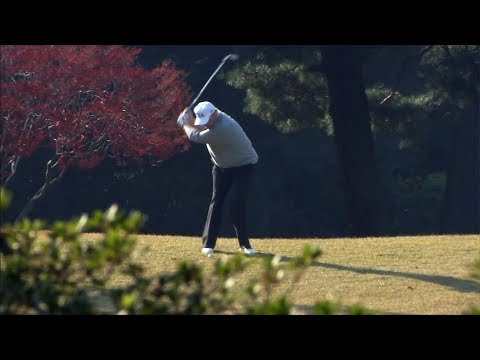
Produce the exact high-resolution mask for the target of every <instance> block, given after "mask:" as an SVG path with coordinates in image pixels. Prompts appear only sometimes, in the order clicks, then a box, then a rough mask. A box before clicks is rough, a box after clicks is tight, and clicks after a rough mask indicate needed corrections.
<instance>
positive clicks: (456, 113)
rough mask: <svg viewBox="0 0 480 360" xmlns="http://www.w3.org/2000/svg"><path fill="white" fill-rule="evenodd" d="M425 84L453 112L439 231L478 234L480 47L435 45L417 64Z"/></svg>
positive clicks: (479, 202)
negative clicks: (452, 128)
mask: <svg viewBox="0 0 480 360" xmlns="http://www.w3.org/2000/svg"><path fill="white" fill-rule="evenodd" d="M420 75H421V76H422V77H423V78H424V80H425V82H426V86H427V87H428V88H429V89H430V90H431V91H432V92H433V93H434V95H435V97H437V98H438V99H440V100H441V101H442V103H443V104H444V106H445V107H446V108H448V111H449V112H450V113H451V118H452V120H453V121H454V131H453V133H452V134H451V138H450V139H449V141H450V144H449V161H448V166H447V169H446V173H447V186H446V192H445V199H444V211H443V215H442V221H441V223H442V226H443V229H442V231H443V232H447V233H479V232H480V46H479V45H454V46H450V45H443V46H435V47H434V48H433V49H432V51H430V52H429V53H428V54H426V55H425V57H424V59H423V61H422V63H421V64H420Z"/></svg>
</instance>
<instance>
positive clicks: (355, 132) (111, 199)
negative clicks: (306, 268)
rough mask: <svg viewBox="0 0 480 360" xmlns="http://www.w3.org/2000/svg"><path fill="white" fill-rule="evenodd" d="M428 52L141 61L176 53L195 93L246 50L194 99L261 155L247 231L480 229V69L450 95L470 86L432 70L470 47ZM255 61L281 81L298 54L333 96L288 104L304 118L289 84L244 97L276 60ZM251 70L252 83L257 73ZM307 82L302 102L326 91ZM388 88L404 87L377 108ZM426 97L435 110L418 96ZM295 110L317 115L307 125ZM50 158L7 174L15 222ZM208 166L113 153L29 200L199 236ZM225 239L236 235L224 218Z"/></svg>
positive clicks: (202, 161)
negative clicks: (134, 162) (116, 159)
mask: <svg viewBox="0 0 480 360" xmlns="http://www.w3.org/2000/svg"><path fill="white" fill-rule="evenodd" d="M425 48H426V47H423V48H421V47H409V46H389V47H388V46H386V47H378V48H376V47H332V46H330V47H321V46H319V47H314V46H309V45H304V46H259V45H255V46H247V45H241V46H240V45H221V46H220V45H219V46H200V45H196V46H193V45H192V46H185V45H183V46H174V45H168V46H144V47H143V52H142V53H141V56H140V58H139V61H140V62H141V63H142V64H143V65H144V66H146V67H153V66H156V65H158V64H160V63H161V62H162V61H163V60H164V59H172V60H173V61H174V63H175V64H176V66H177V67H179V68H181V69H184V70H186V71H187V72H188V74H189V76H188V82H189V84H190V85H191V86H192V88H193V89H194V92H198V91H199V90H200V88H201V87H202V86H203V84H204V83H205V81H206V80H207V79H208V77H209V76H210V75H211V73H212V72H213V70H214V69H215V68H216V67H217V66H218V64H219V63H220V61H221V59H222V58H223V57H224V56H225V55H226V54H228V53H232V52H234V53H237V54H239V55H240V61H239V62H238V63H227V64H226V65H225V66H224V69H222V75H221V76H218V77H217V78H215V79H214V80H213V81H212V83H211V84H210V85H209V88H207V90H206V91H205V92H204V94H203V96H202V98H201V99H200V100H210V101H212V102H213V103H214V104H215V105H216V106H217V107H219V108H220V109H222V110H223V111H225V112H227V113H229V114H230V115H232V116H233V117H234V118H235V119H237V121H238V122H239V123H240V124H241V125H242V126H243V127H244V129H245V131H246V132H247V134H248V135H249V137H250V138H251V140H252V142H253V143H254V146H255V148H256V149H257V152H258V154H259V156H260V161H259V164H258V167H257V171H256V175H255V179H254V182H253V184H252V189H251V198H250V200H249V201H250V209H251V212H250V213H249V223H250V229H251V233H252V237H334V236H352V235H353V236H357V235H380V234H390V235H395V234H432V233H480V228H479V227H480V225H479V224H480V191H479V188H480V185H479V184H480V181H479V180H480V175H479V171H480V170H479V169H480V160H479V159H480V142H479V139H480V126H479V123H480V117H479V110H478V109H479V108H480V105H479V102H480V93H479V92H480V86H479V83H480V80H479V78H478V74H477V75H472V77H471V78H468V79H466V80H465V81H466V82H468V81H470V82H473V87H472V88H473V89H477V94H476V95H477V97H476V98H475V96H473V97H471V99H473V100H468V101H466V100H465V99H464V97H465V96H466V95H462V96H463V97H461V96H460V95H458V94H457V93H453V92H452V88H454V87H455V86H457V87H461V86H462V84H460V85H459V84H458V83H457V85H455V84H454V85H452V84H451V83H449V82H448V81H450V80H449V79H447V78H446V75H445V76H444V77H442V76H443V75H442V76H438V72H436V70H438V69H442V71H441V73H442V74H445V72H446V71H450V70H451V71H452V72H455V71H458V69H456V68H455V66H460V65H458V64H460V63H461V64H463V65H462V66H464V65H465V64H467V60H465V59H467V57H466V55H465V59H463V58H462V59H463V62H461V61H457V62H455V61H456V59H457V58H459V57H461V56H463V55H462V54H463V53H461V54H460V55H458V56H457V55H455V54H454V55H452V56H451V57H450V58H446V60H443V59H444V58H443V57H442V56H443V53H438V54H437V53H435V51H437V50H436V49H435V48H432V49H427V51H426V52H425V54H421V56H418V53H419V52H420V51H422V50H425ZM439 51H445V50H441V49H440V50H439ZM476 51H477V50H476ZM474 53H475V52H474ZM319 54H320V55H319ZM412 54H413V55H412ZM476 54H478V51H477V53H476ZM415 56H417V57H415ZM428 56H431V58H428ZM455 56H457V57H455ZM421 57H423V59H421ZM320 58H321V60H319V59H320ZM425 58H426V59H427V60H428V62H427V65H425V66H424V68H423V72H422V73H421V76H419V75H418V74H419V72H418V71H419V70H418V69H419V64H420V61H421V60H424V59H425ZM449 59H453V60H449ZM442 61H443V62H442ZM449 61H450V62H449ZM248 62H250V64H248ZM286 62H287V63H286ZM289 62H290V63H289ZM259 63H261V64H265V66H269V67H270V68H268V69H273V67H274V66H277V64H280V65H279V67H278V68H277V69H279V74H280V75H278V76H280V77H281V76H282V75H281V71H282V66H285V67H286V69H287V72H289V73H290V74H291V73H292V70H288V69H290V68H288V66H290V64H293V65H292V66H293V67H292V68H291V69H295V70H294V71H301V73H298V74H299V76H298V78H297V79H300V80H299V81H304V80H305V78H307V77H308V76H310V77H311V78H312V82H311V85H309V86H318V89H324V90H323V91H324V92H325V95H322V96H321V99H320V100H318V99H317V100H312V101H314V102H318V105H317V104H316V103H315V104H314V106H316V107H315V108H314V109H313V110H308V109H309V108H308V106H309V105H308V104H304V105H302V104H303V103H302V104H300V105H299V104H298V102H293V105H292V107H293V109H295V110H294V111H296V110H298V112H299V114H300V113H301V114H302V115H298V114H293V115H291V112H292V110H290V108H287V107H288V106H290V105H289V104H288V101H289V100H288V98H287V97H285V98H282V96H284V94H287V92H288V91H290V90H288V89H287V85H284V86H278V85H277V84H276V85H275V86H276V88H275V89H273V90H272V91H271V93H266V94H261V92H258V93H257V95H255V96H256V97H252V98H246V93H245V89H251V90H252V91H254V90H255V89H257V88H258V89H260V88H261V87H262V86H263V87H265V84H263V85H262V84H260V80H259V79H260V77H261V74H263V73H262V71H270V70H265V69H263V70H262V69H259V68H249V67H248V66H256V65H255V64H259ZM282 64H283V65H282ZM473 64H474V65H475V64H477V66H478V59H477V60H476V62H475V61H474V62H473ZM449 66H450V67H451V68H452V69H450V68H449ZM465 66H467V65H465ZM298 69H300V70H298ZM445 69H446V70H445ZM474 70H475V68H474ZM474 70H473V72H472V73H474ZM249 71H253V73H255V74H257V76H258V79H256V80H255V81H254V80H249V79H248V75H249V74H250V73H249ZM477 71H478V68H477ZM258 74H259V75H258ZM269 76H270V75H269ZM452 76H453V75H452ZM475 76H477V78H475ZM285 79H287V77H285ZM399 79H401V80H399ZM257 80H258V81H257ZM317 80H318V81H319V83H316V82H315V81H317ZM249 81H250V82H249ZM288 81H290V80H288ZM320 81H321V83H320ZM475 81H476V83H475ZM290 83H291V82H288V84H290ZM278 84H280V85H281V84H282V83H281V82H279V83H278ZM285 84H287V82H286V83H285ZM312 84H313V85H312ZM475 84H476V85H475ZM232 85H233V86H232ZM272 86H273V85H272ZM475 86H476V87H475ZM302 87H303V85H302V84H300V85H298V89H300V90H298V89H297V90H298V91H300V97H301V98H302V99H306V98H310V97H312V98H313V96H314V95H315V94H317V95H318V94H320V93H321V94H323V93H322V92H321V91H320V90H318V92H317V90H315V89H316V88H315V87H314V88H313V89H314V90H311V89H310V88H306V87H305V88H302ZM322 87H323V88H322ZM391 90H395V91H396V92H398V94H395V95H394V96H393V97H392V99H388V101H385V104H387V105H388V106H387V105H386V106H384V107H382V106H380V105H379V104H380V103H381V102H382V99H383V100H384V99H385V98H386V96H388V94H389V92H390V91H391ZM274 91H279V92H280V95H278V96H277V95H276V94H274ZM298 91H297V93H298ZM464 93H466V91H465V92H464ZM312 94H313V95H312ZM431 94H433V95H431ZM430 95H431V96H432V97H433V99H434V100H432V102H431V103H435V106H432V105H431V104H430V103H429V104H426V103H424V102H422V101H424V99H425V98H427V97H429V96H430ZM269 96H272V97H274V96H277V99H276V100H277V101H279V103H278V106H277V107H276V108H275V109H273V110H272V109H266V108H263V107H262V106H261V103H262V101H263V102H265V100H266V99H268V97H269ZM319 96H320V95H319ZM467 97H468V96H467ZM468 99H470V98H468ZM475 99H476V100H475ZM259 102H260V105H258V106H257V107H255V106H256V105H255V104H257V103H259ZM460 102H462V106H457V105H458V104H457V103H460ZM283 106H285V109H283V108H282V107H283ZM302 106H303V108H301V107H302ZM317 107H318V108H317ZM328 110H329V111H328ZM316 111H318V114H316ZM289 114H290V115H291V116H290V115H289ZM269 116H271V117H272V118H273V119H274V120H269ZM296 116H298V117H301V116H303V118H308V119H310V118H312V119H314V118H315V119H317V120H309V121H310V122H309V123H308V124H305V123H302V120H296V118H295V117H296ZM287 117H288V118H290V117H291V119H292V121H293V125H292V126H291V127H290V128H288V127H287V125H286V122H285V121H286V120H287ZM175 120H176V119H172V121H175ZM289 124H290V123H289ZM289 126H290V125H289ZM48 156H49V154H48V153H47V151H45V152H37V153H36V154H34V156H33V157H31V158H29V159H25V160H24V161H23V162H22V163H21V165H20V166H19V168H18V170H17V174H16V175H15V181H14V182H12V183H11V184H9V189H10V190H11V191H12V192H13V194H14V198H13V202H12V205H11V207H10V209H9V211H8V213H7V215H6V220H12V219H14V218H15V216H16V214H18V212H19V211H21V209H22V208H23V206H24V205H25V203H26V202H27V201H28V199H29V198H30V197H31V195H32V194H33V193H34V191H35V190H36V188H38V186H39V184H41V181H42V174H43V168H42V166H44V165H43V164H44V160H45V159H47V158H48ZM210 171H211V161H210V159H209V156H208V152H207V150H206V148H205V146H204V145H200V144H194V145H193V146H192V148H191V150H190V151H188V152H186V153H184V154H182V155H179V156H176V157H173V158H172V159H170V160H168V161H165V162H164V163H162V164H160V165H159V166H156V167H142V168H139V167H134V166H129V167H117V166H115V165H114V163H113V162H109V161H106V162H104V163H103V164H102V165H101V166H99V167H97V168H94V169H92V170H88V171H85V170H82V171H80V170H77V169H71V170H69V171H68V172H67V173H66V174H65V175H64V177H63V179H62V181H61V182H59V183H58V184H56V185H55V186H54V187H52V189H51V190H49V193H48V194H46V195H45V196H44V197H43V198H42V199H40V200H39V201H38V202H37V203H36V204H35V207H34V208H33V210H32V213H31V217H38V218H42V219H46V220H49V221H52V220H53V219H57V218H58V219H67V218H70V217H72V216H74V215H79V214H81V213H85V212H90V211H91V210H93V209H98V208H102V209H105V208H106V207H108V206H109V205H110V204H111V203H117V204H119V205H120V206H121V207H123V208H128V209H138V210H140V211H142V212H143V213H145V214H146V215H148V222H147V223H146V225H145V226H144V228H143V231H144V232H146V233H157V234H185V235H199V234H201V231H202V229H203V223H204V220H205V215H206V211H207V208H208V203H209V199H210V195H211V194H210V191H211V175H210ZM222 236H234V232H233V228H232V227H231V226H230V225H229V222H228V215H227V216H226V217H225V219H224V224H223V231H222Z"/></svg>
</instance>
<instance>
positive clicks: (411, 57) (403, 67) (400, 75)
mask: <svg viewBox="0 0 480 360" xmlns="http://www.w3.org/2000/svg"><path fill="white" fill-rule="evenodd" d="M433 46H434V45H428V46H426V47H425V48H424V49H422V51H420V52H419V53H418V54H415V55H408V56H406V57H405V58H404V59H403V61H402V64H401V65H400V70H399V72H398V75H397V79H396V80H395V84H394V86H393V89H392V91H390V93H389V94H388V95H387V96H386V97H385V99H383V100H382V101H381V102H380V105H382V104H384V103H385V102H387V101H388V100H390V99H391V98H392V97H393V96H394V95H395V94H396V92H397V89H398V86H399V85H400V82H401V80H402V78H403V74H404V73H405V70H406V69H407V64H408V63H409V62H410V61H412V60H415V59H418V60H419V61H420V60H421V59H422V57H423V56H424V55H425V54H426V53H427V52H428V51H429V50H430V49H431V48H432V47H433Z"/></svg>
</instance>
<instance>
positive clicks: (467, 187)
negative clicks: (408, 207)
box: [442, 99, 480, 234]
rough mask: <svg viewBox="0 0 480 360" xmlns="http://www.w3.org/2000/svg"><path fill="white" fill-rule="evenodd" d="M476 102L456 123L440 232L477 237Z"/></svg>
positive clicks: (479, 143)
mask: <svg viewBox="0 0 480 360" xmlns="http://www.w3.org/2000/svg"><path fill="white" fill-rule="evenodd" d="M479 107H480V99H479V100H477V104H475V105H474V109H473V111H472V112H471V113H470V114H468V115H467V116H466V117H465V118H464V119H461V121H460V122H459V124H458V126H457V129H456V131H455V133H454V134H453V141H452V145H451V150H450V159H449V165H448V168H447V188H446V192H445V199H444V211H443V219H442V225H443V229H442V230H443V232H445V233H449V234H478V233H480V109H479Z"/></svg>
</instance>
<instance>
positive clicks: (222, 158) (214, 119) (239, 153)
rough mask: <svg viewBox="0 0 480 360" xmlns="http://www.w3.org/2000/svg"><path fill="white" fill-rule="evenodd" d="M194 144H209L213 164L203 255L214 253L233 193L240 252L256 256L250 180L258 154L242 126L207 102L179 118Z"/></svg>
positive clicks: (233, 215) (232, 213) (186, 111)
mask: <svg viewBox="0 0 480 360" xmlns="http://www.w3.org/2000/svg"><path fill="white" fill-rule="evenodd" d="M177 123H178V124H179V125H180V126H182V128H183V130H184V131H185V133H186V134H187V136H188V138H189V139H190V141H193V142H197V143H201V144H206V145H207V149H208V152H209V153H210V157H211V159H212V162H213V169H212V178H213V189H212V200H211V201H210V207H209V208H208V214H207V220H206V222H205V228H204V230H203V236H202V242H203V248H202V253H204V254H207V255H210V254H212V253H213V252H214V249H215V244H216V242H217V236H218V231H219V228H220V224H221V218H222V208H223V203H224V200H225V197H226V196H227V194H228V192H229V191H231V192H232V194H231V204H230V214H231V219H232V222H233V227H234V228H235V232H236V234H237V238H238V243H239V245H240V250H241V251H243V252H245V253H246V254H247V255H253V254H255V253H256V251H255V249H254V248H253V247H252V246H251V244H250V240H249V237H248V231H247V218H246V204H247V198H248V188H249V182H250V177H251V176H252V172H253V170H254V165H255V164H256V163H257V161H258V155H257V153H256V151H255V149H254V148H253V146H252V143H251V141H250V139H249V138H248V137H247V135H246V134H245V132H244V131H243V129H242V127H241V126H240V125H239V124H238V123H237V122H236V121H235V120H234V119H233V118H231V117H230V116H229V115H227V114H226V113H224V112H222V111H220V110H219V109H217V108H216V107H215V106H214V105H213V104H212V103H210V102H208V101H204V102H201V103H199V104H198V105H197V106H195V108H194V109H193V113H192V111H191V110H189V109H188V108H186V109H185V110H184V111H183V112H182V113H181V114H180V116H179V117H178V120H177Z"/></svg>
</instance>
